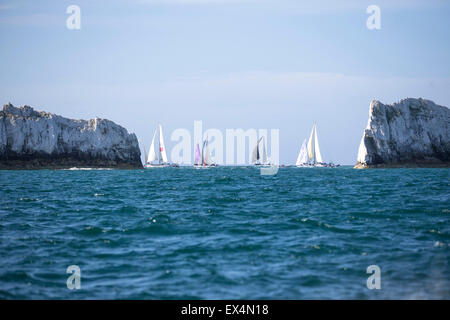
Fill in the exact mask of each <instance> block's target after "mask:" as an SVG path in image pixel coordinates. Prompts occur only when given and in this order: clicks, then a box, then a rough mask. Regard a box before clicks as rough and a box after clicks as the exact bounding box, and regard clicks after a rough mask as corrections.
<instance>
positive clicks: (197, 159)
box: [194, 143, 202, 164]
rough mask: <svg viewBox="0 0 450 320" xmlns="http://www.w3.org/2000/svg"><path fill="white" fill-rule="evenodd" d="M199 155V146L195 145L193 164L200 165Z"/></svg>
mask: <svg viewBox="0 0 450 320" xmlns="http://www.w3.org/2000/svg"><path fill="white" fill-rule="evenodd" d="M201 157H202V156H201V154H200V146H199V145H198V143H197V147H196V148H195V160H194V163H195V164H201V163H202V158H201Z"/></svg>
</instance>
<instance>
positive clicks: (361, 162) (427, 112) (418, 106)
mask: <svg viewBox="0 0 450 320" xmlns="http://www.w3.org/2000/svg"><path fill="white" fill-rule="evenodd" d="M386 167H391V168H392V167H450V109H449V108H447V107H443V106H439V105H437V104H435V103H434V102H433V101H430V100H425V99H413V98H407V99H403V100H401V101H399V102H398V103H394V104H390V105H385V104H383V103H381V102H380V101H377V100H373V101H372V102H371V103H370V109H369V121H368V123H367V127H366V129H365V130H364V134H363V137H362V139H361V144H360V146H359V151H358V158H357V163H356V165H355V168H386Z"/></svg>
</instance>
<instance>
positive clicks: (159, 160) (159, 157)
mask: <svg viewBox="0 0 450 320" xmlns="http://www.w3.org/2000/svg"><path fill="white" fill-rule="evenodd" d="M158 127H159V128H161V124H159V123H158ZM158 150H159V152H158V163H159V164H161V129H160V130H159V139H158Z"/></svg>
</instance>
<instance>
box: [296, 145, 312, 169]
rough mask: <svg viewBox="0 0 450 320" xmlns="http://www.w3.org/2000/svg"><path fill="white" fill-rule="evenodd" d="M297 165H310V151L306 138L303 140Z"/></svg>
mask: <svg viewBox="0 0 450 320" xmlns="http://www.w3.org/2000/svg"><path fill="white" fill-rule="evenodd" d="M295 165H296V166H297V167H309V164H308V151H307V147H306V139H305V140H303V143H302V147H301V148H300V152H299V153H298V157H297V161H296V162H295Z"/></svg>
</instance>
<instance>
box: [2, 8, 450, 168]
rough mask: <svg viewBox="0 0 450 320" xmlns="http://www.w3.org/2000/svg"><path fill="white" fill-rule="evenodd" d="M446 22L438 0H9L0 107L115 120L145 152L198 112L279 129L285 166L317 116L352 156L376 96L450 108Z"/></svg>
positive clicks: (449, 12) (336, 154) (326, 154)
mask: <svg viewBox="0 0 450 320" xmlns="http://www.w3.org/2000/svg"><path fill="white" fill-rule="evenodd" d="M373 4H374V5H377V6H379V8H380V12H381V29H379V30H369V29H368V28H367V26H366V20H367V19H368V18H369V16H370V14H368V13H367V12H366V9H367V7H368V6H369V5H373ZM70 5H78V6H79V7H80V9H81V29H80V30H69V29H68V28H67V27H66V20H67V18H68V17H69V16H70V14H67V13H66V9H67V7H68V6H70ZM449 18H450V1H441V0H431V1H430V0H428V1H426V0H424V1H422V0H397V1H391V0H371V1H364V0H355V1H350V0H341V1H331V0H321V1H308V2H307V1H304V2H303V1H299V0H109V1H106V0H105V1H99V0H72V1H65V0H58V1H47V0H41V1H24V0H0V45H1V48H2V49H1V50H0V71H1V72H0V102H1V103H2V104H6V103H8V102H11V103H12V104H14V105H15V106H21V105H25V104H26V105H30V106H33V107H34V108H35V109H37V110H45V111H49V112H52V113H56V114H59V115H63V116H66V117H70V118H76V119H90V118H94V117H101V118H107V119H110V120H113V121H115V122H116V123H118V124H120V125H122V126H124V127H125V128H127V129H128V131H129V132H133V133H135V134H136V135H137V136H138V139H139V141H140V142H141V147H142V146H143V145H144V144H145V146H146V147H147V150H148V147H149V144H150V142H151V138H152V135H153V131H154V129H155V128H156V126H157V124H158V123H162V125H163V128H164V136H165V140H166V141H165V142H166V148H167V149H168V150H169V151H170V149H171V148H172V147H173V146H174V145H175V144H176V142H172V141H171V140H170V136H171V133H172V132H173V131H174V130H175V129H177V128H186V129H188V130H190V131H191V133H192V134H193V125H194V120H201V121H203V128H204V129H208V128H217V129H220V130H222V132H223V134H224V136H225V129H236V128H242V129H244V130H246V129H249V128H255V129H261V128H264V129H279V130H280V162H281V163H285V164H293V163H295V160H296V158H297V154H298V152H299V149H300V146H301V143H302V142H303V139H305V138H307V137H308V136H309V134H310V131H311V128H312V125H313V122H314V121H315V122H316V123H317V133H318V138H319V142H320V148H321V151H322V156H323V158H324V160H325V161H334V162H335V163H341V164H354V163H355V162H356V156H357V152H358V146H359V143H360V140H361V137H362V134H363V130H364V128H365V127H366V125H367V120H368V112H369V104H370V101H371V100H372V99H377V100H380V101H381V102H383V103H386V104H390V103H394V102H397V101H399V100H400V99H403V98H406V97H414V98H419V97H422V98H426V99H430V100H432V101H434V102H435V103H437V104H440V105H444V106H447V107H448V106H450V40H449V39H450V19H449ZM192 153H193V152H192ZM169 156H170V152H169Z"/></svg>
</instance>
